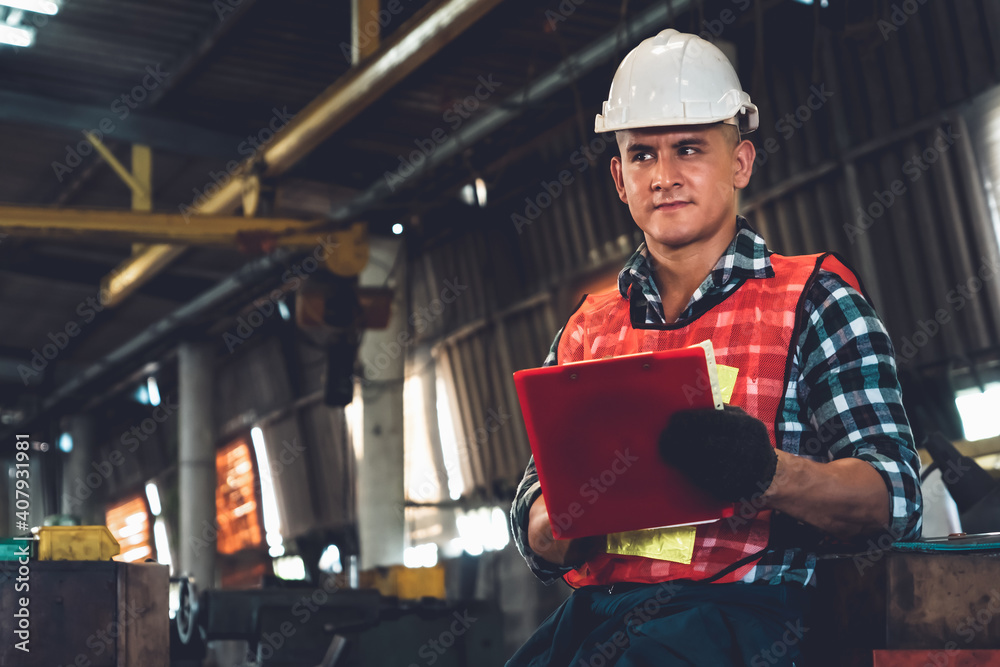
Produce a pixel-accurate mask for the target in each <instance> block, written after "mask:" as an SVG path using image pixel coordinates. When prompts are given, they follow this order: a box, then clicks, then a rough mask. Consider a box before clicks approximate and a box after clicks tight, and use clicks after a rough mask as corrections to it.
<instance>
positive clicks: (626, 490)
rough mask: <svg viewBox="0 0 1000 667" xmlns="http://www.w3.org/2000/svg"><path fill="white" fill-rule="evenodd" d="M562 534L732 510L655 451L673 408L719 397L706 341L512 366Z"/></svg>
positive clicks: (713, 403)
mask: <svg viewBox="0 0 1000 667" xmlns="http://www.w3.org/2000/svg"><path fill="white" fill-rule="evenodd" d="M514 385H515V386H516V388H517V395H518V399H519V401H520V404H521V412H522V414H523V415H524V424H525V427H526V429H527V432H528V441H529V443H530V444H531V451H532V453H533V454H534V456H535V467H536V468H537V470H538V479H539V482H540V483H541V486H542V494H543V496H544V497H545V504H546V508H547V509H548V512H549V518H550V520H551V522H552V531H553V533H554V534H555V536H556V537H557V538H559V539H568V538H577V537H587V536H590V535H605V534H608V533H618V532H624V531H629V530H641V529H644V528H659V527H666V526H678V525H686V524H695V523H706V522H710V521H717V520H719V519H723V518H726V517H729V516H732V515H733V513H734V509H735V506H734V505H733V504H731V503H725V502H721V501H719V500H716V499H714V498H713V497H711V496H709V495H708V494H707V493H705V492H704V491H702V490H701V489H699V488H697V487H696V486H694V485H693V484H692V483H691V482H689V481H688V480H687V478H686V477H684V475H682V474H681V473H680V472H679V471H677V470H675V469H674V468H673V467H671V466H668V465H667V464H666V463H664V462H663V461H662V460H661V459H660V455H659V452H658V440H659V436H660V433H661V432H662V431H663V429H664V428H665V427H666V425H667V422H669V421H670V417H671V416H672V415H673V414H674V412H677V411H680V410H691V409H697V408H712V407H714V408H716V409H719V410H721V409H722V407H723V403H722V397H721V392H720V391H719V381H718V374H717V372H716V367H715V356H714V354H713V351H712V344H711V341H706V342H705V343H702V344H700V345H696V346H692V347H686V348H681V349H677V350H665V351H659V352H646V353H642V354H633V355H627V356H622V357H614V358H609V359H597V360H591V361H581V362H574V363H569V364H563V365H560V366H549V367H546V368H532V369H529V370H523V371H517V372H516V373H514Z"/></svg>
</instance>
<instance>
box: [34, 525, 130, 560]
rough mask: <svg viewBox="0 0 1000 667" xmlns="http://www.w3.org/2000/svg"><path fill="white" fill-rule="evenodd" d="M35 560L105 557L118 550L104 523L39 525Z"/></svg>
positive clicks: (117, 552)
mask: <svg viewBox="0 0 1000 667" xmlns="http://www.w3.org/2000/svg"><path fill="white" fill-rule="evenodd" d="M37 532H38V560H108V559H109V558H111V557H112V556H117V555H118V554H119V553H121V547H120V546H118V540H116V539H115V536H114V535H112V534H111V531H110V530H108V527H107V526H42V527H40V528H38V529H37Z"/></svg>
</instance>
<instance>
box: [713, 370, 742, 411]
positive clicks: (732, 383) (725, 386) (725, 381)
mask: <svg viewBox="0 0 1000 667" xmlns="http://www.w3.org/2000/svg"><path fill="white" fill-rule="evenodd" d="M716 370H717V371H718V373H719V392H720V393H721V394H722V402H723V403H725V404H727V405H728V404H729V401H730V399H731V398H732V397H733V389H735V388H736V376H737V375H739V373H740V369H738V368H735V367H733V366H723V365H722V364H719V365H718V366H716Z"/></svg>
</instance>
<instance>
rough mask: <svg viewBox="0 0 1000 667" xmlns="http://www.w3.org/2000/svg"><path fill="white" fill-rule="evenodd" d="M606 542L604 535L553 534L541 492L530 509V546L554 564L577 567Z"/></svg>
mask: <svg viewBox="0 0 1000 667" xmlns="http://www.w3.org/2000/svg"><path fill="white" fill-rule="evenodd" d="M604 542H605V538H604V537H603V536H595V537H584V538H580V539H575V540H557V539H556V538H555V536H554V535H553V534H552V523H551V522H550V521H549V512H548V509H546V507H545V498H544V497H543V496H542V495H541V494H539V496H538V498H536V499H535V502H533V503H532V504H531V508H530V509H529V510H528V546H529V547H531V550H532V551H534V552H535V553H536V554H538V555H539V556H540V557H542V558H544V559H545V560H547V561H549V562H550V563H552V564H554V565H564V566H568V567H577V566H578V565H580V564H582V563H583V562H585V561H586V560H587V559H588V558H590V557H591V556H593V555H594V554H596V553H598V552H599V551H600V549H601V545H602V544H604Z"/></svg>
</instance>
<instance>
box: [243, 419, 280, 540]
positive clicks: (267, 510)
mask: <svg viewBox="0 0 1000 667" xmlns="http://www.w3.org/2000/svg"><path fill="white" fill-rule="evenodd" d="M250 438H251V439H252V440H253V449H254V453H255V454H256V455H257V470H258V471H259V472H260V495H261V500H262V501H263V506H264V507H263V509H264V532H265V533H266V535H267V544H268V546H269V547H270V549H269V550H268V553H270V554H271V556H272V557H275V558H276V557H278V556H281V555H283V554H284V553H285V548H284V547H283V546H282V540H281V521H280V519H279V518H278V502H277V498H276V496H275V495H274V485H273V484H272V482H271V466H270V465H269V464H268V462H267V447H266V446H265V443H264V431H262V430H261V428H260V427H259V426H254V427H253V428H252V429H250Z"/></svg>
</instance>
